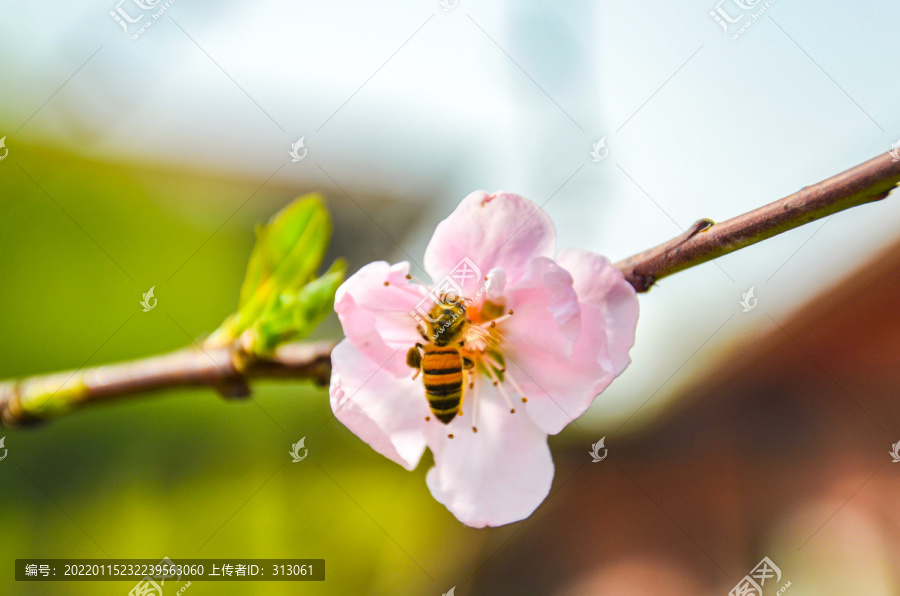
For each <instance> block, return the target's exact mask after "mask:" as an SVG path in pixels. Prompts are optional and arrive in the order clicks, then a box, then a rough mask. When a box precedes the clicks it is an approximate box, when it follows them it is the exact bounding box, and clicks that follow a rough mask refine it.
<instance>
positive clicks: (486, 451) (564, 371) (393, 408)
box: [330, 191, 638, 527]
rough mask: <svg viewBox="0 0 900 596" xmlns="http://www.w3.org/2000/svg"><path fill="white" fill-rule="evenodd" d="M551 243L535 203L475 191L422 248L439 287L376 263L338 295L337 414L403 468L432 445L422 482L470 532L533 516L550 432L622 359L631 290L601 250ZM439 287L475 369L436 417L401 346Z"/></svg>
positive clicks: (585, 403) (409, 340)
mask: <svg viewBox="0 0 900 596" xmlns="http://www.w3.org/2000/svg"><path fill="white" fill-rule="evenodd" d="M555 250H556V232H555V229H554V227H553V222H552V221H551V220H550V218H549V217H548V216H547V214H546V213H545V212H544V211H542V210H541V209H540V208H539V207H538V206H537V205H535V204H534V203H532V202H531V201H529V200H528V199H525V198H523V197H520V196H518V195H515V194H510V193H503V192H499V193H495V194H492V195H489V194H488V193H486V192H484V191H478V192H474V193H472V194H470V195H469V196H468V197H466V198H465V199H464V200H463V201H462V203H461V204H460V205H459V206H458V207H457V208H456V210H455V211H454V212H453V213H451V214H450V216H449V217H448V218H447V219H445V220H444V221H442V222H441V223H440V224H438V226H437V229H436V230H435V232H434V236H433V237H432V239H431V242H430V243H429V245H428V247H427V249H426V250H425V260H424V269H425V271H426V272H427V273H428V274H429V275H430V276H431V278H432V279H433V280H435V284H436V286H431V285H430V284H429V285H425V284H422V283H419V282H417V281H414V280H412V279H411V276H409V263H406V262H403V263H398V264H396V265H390V264H388V263H386V262H384V261H379V262H375V263H370V264H369V265H366V266H365V267H363V268H362V269H360V270H359V271H358V272H357V273H356V274H354V275H353V276H351V277H350V278H349V279H348V280H347V281H346V282H345V283H344V284H343V285H342V286H341V287H340V289H338V292H337V296H336V299H335V310H336V311H337V313H338V317H339V318H340V321H341V324H342V325H343V328H344V333H345V334H346V338H345V339H344V340H343V341H342V342H341V343H340V344H338V346H337V347H336V348H335V349H334V352H333V354H332V365H333V372H332V377H331V391H330V394H331V405H332V409H333V410H334V413H335V415H336V416H337V418H338V419H339V420H340V421H341V422H342V423H343V424H345V425H346V426H347V427H348V428H349V429H350V430H352V431H353V432H354V433H355V434H356V435H357V436H359V437H360V438H361V439H362V440H364V441H365V442H367V443H368V444H369V445H371V446H372V448H374V449H375V450H376V451H378V452H379V453H381V454H382V455H384V456H385V457H388V458H390V459H392V460H393V461H395V462H397V463H398V464H400V465H401V466H403V467H404V468H406V469H408V470H412V469H414V468H415V467H416V466H417V465H418V462H419V460H420V458H421V456H422V454H423V453H424V451H425V448H426V447H428V448H429V449H431V451H432V453H433V455H434V461H435V466H434V467H433V468H432V469H431V470H429V472H428V475H427V478H426V482H427V484H428V488H429V489H430V490H431V493H432V495H434V498H435V499H437V500H438V501H439V502H441V503H442V504H444V505H445V506H446V507H447V508H448V509H449V510H450V511H451V512H452V513H453V514H454V515H455V516H456V517H457V518H458V519H459V520H460V521H462V522H463V523H465V524H467V525H469V526H473V527H484V526H499V525H503V524H508V523H511V522H514V521H518V520H521V519H524V518H526V517H528V516H529V515H531V513H532V512H533V511H534V510H535V509H536V508H537V506H538V505H540V503H541V502H542V501H543V500H544V498H546V496H547V493H548V492H549V490H550V485H551V482H552V480H553V470H554V468H553V460H552V458H551V456H550V449H549V447H548V445H547V435H549V434H556V433H558V432H560V431H561V430H562V429H563V428H565V427H566V425H568V424H569V423H571V422H572V421H574V420H575V419H576V418H578V417H579V416H581V415H582V414H583V413H584V412H585V410H587V409H588V407H589V406H590V405H591V403H593V401H594V399H595V398H596V397H597V396H598V395H599V394H600V393H601V392H602V391H603V390H604V389H605V388H606V387H607V386H608V385H609V384H610V382H612V380H613V378H615V377H616V376H617V375H619V374H620V373H621V372H622V371H623V370H624V369H625V368H626V367H627V366H628V364H629V363H630V362H631V360H630V358H629V356H628V351H629V350H630V349H631V346H632V345H633V344H634V334H635V326H636V324H637V317H638V301H637V296H636V294H635V291H634V289H633V288H632V287H631V285H630V284H629V283H628V282H627V281H625V279H624V277H623V276H622V275H621V273H619V271H618V270H617V269H615V268H614V267H613V266H612V265H611V264H610V262H609V261H608V260H607V259H606V258H605V257H602V256H599V255H596V254H593V253H590V252H587V251H584V250H580V249H575V248H566V249H562V250H561V251H560V252H559V254H558V255H556V258H555V259H554V252H555ZM476 274H477V275H476ZM435 287H437V290H435ZM448 288H455V291H456V292H458V293H459V294H460V295H461V297H462V298H464V299H465V301H466V304H467V305H468V306H467V308H466V310H465V313H466V317H467V319H468V328H469V329H470V330H471V333H469V334H467V336H466V337H467V338H469V339H467V341H466V344H465V346H464V347H463V348H461V350H462V352H463V354H464V355H466V356H468V357H469V358H471V359H472V360H473V361H475V368H472V369H469V370H467V371H466V373H465V377H466V386H465V392H464V398H463V400H464V401H463V405H464V407H463V408H462V413H461V414H460V415H457V416H456V417H455V418H454V419H453V420H452V421H451V422H450V423H449V424H446V425H445V424H443V423H441V422H440V421H439V420H437V419H436V418H435V417H434V416H433V415H432V414H431V411H430V409H429V405H428V401H427V399H426V397H425V389H424V385H423V382H422V378H421V377H419V378H416V379H414V378H413V372H414V371H413V370H412V369H411V368H409V366H408V365H407V362H406V352H407V350H408V349H409V348H411V347H412V346H414V345H415V344H416V343H422V342H423V339H422V335H421V334H420V328H421V327H422V322H423V317H422V316H421V314H424V313H428V309H427V305H429V304H431V302H432V301H433V300H435V299H440V297H438V298H436V297H435V296H436V294H438V291H441V292H443V291H445V290H447V289H448ZM423 304H425V305H426V308H425V309H424V310H423V309H422V305H423ZM510 313H512V314H510Z"/></svg>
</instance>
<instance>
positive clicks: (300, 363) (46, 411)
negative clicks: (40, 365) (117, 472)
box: [0, 341, 335, 426]
mask: <svg viewBox="0 0 900 596" xmlns="http://www.w3.org/2000/svg"><path fill="white" fill-rule="evenodd" d="M334 345H335V342H333V341H325V342H317V343H294V344H286V345H283V346H281V347H279V348H278V349H277V350H276V351H275V353H274V354H273V355H272V357H271V358H267V359H252V358H249V357H248V356H247V355H246V354H244V353H243V352H241V351H240V350H238V349H236V348H232V347H219V348H209V347H205V348H203V349H198V348H187V349H183V350H178V351H176V352H172V353H170V354H163V355H161V356H153V357H151V358H143V359H140V360H134V361H131V362H121V363H118V364H110V365H105V366H98V367H93V368H85V369H80V370H75V371H66V372H59V373H53V374H49V375H38V376H34V377H29V378H27V379H22V380H19V381H6V382H3V383H0V419H2V421H3V423H4V424H5V425H7V426H15V425H21V424H29V423H34V422H38V421H40V420H44V419H47V418H53V417H56V416H60V415H63V414H66V413H68V412H70V411H71V410H74V409H76V408H80V407H81V406H83V405H86V404H90V403H95V402H105V401H109V400H112V399H117V398H122V397H130V396H135V395H139V394H142V393H147V392H151V391H156V390H160V389H169V388H172V387H210V388H213V389H215V390H217V391H218V392H219V393H221V394H222V395H223V396H225V397H227V398H241V397H246V396H248V395H249V394H250V390H249V387H248V385H247V382H248V380H250V379H254V378H290V379H309V380H312V381H313V382H315V383H317V384H319V385H326V384H327V383H328V380H329V377H330V376H331V349H332V348H333V347H334Z"/></svg>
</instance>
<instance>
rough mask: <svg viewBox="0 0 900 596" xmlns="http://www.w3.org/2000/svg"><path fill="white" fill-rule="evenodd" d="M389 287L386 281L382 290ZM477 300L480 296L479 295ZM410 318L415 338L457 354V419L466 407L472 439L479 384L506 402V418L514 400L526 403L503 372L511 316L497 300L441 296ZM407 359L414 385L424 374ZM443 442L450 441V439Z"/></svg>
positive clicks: (432, 293)
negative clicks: (459, 362)
mask: <svg viewBox="0 0 900 596" xmlns="http://www.w3.org/2000/svg"><path fill="white" fill-rule="evenodd" d="M406 278H407V279H408V280H413V281H415V282H416V283H419V284H421V285H423V286H426V287H428V286H427V285H426V284H424V283H422V282H421V281H420V280H418V279H416V278H414V277H412V276H411V275H407V276H406ZM486 279H487V278H486ZM388 283H389V282H387V281H386V282H385V285H388ZM480 294H481V292H479V295H480ZM429 296H435V294H434V291H432V292H431V293H429ZM409 314H410V315H411V316H413V317H414V318H415V319H416V320H417V324H418V326H419V329H420V334H421V335H422V337H423V339H425V340H426V341H427V342H429V343H433V344H434V345H436V346H446V347H453V348H458V350H459V354H460V356H461V357H462V362H463V369H462V371H460V372H461V374H462V378H463V381H462V387H463V388H464V389H463V391H462V400H461V401H460V402H459V410H458V412H457V415H459V416H462V415H463V405H465V407H466V409H468V407H469V406H470V405H471V407H472V432H473V433H477V432H478V411H479V405H480V403H481V400H482V398H483V397H484V395H485V392H482V391H479V389H480V386H481V384H482V383H485V382H490V383H491V384H492V385H493V386H494V387H496V388H497V393H499V395H500V397H501V398H502V399H503V401H505V402H506V405H507V407H509V413H510V414H515V413H516V408H515V405H514V403H515V401H516V400H518V399H520V400H521V401H522V403H527V402H528V398H527V397H525V392H524V391H523V390H522V387H521V385H519V383H517V382H516V380H515V379H514V378H513V376H512V375H511V374H510V372H509V371H508V370H507V368H506V356H505V352H504V350H503V348H502V344H504V343H508V342H507V340H506V338H505V337H504V336H503V330H502V324H503V322H504V321H506V320H507V319H509V318H510V317H512V316H514V313H513V310H512V309H507V308H506V303H505V301H504V300H503V298H502V297H496V296H492V297H483V298H481V299H480V300H473V299H466V298H462V297H458V296H448V295H446V294H445V295H440V296H439V297H438V299H437V300H435V301H434V302H433V304H432V306H431V307H429V308H427V309H420V310H418V311H410V313H409ZM413 350H415V348H414V349H413ZM411 351H412V350H411ZM409 358H410V357H408V358H407V362H408V363H410V366H413V367H414V368H416V371H415V373H414V374H413V379H415V378H416V377H418V375H419V373H420V372H423V370H424V369H423V368H422V365H421V362H422V361H421V360H420V359H417V358H416V357H415V356H413V357H412V360H410V359H409ZM417 362H418V363H419V364H417ZM426 374H427V373H426ZM456 374H459V373H456ZM425 380H426V387H428V380H427V376H426V379H425ZM511 394H512V395H511ZM429 403H431V401H430V402H429ZM432 411H433V412H434V413H435V414H438V415H440V414H444V413H445V412H446V411H445V410H442V411H441V412H440V413H439V412H437V411H435V410H434V406H433V405H432ZM451 415H452V414H451ZM425 420H426V421H430V420H431V416H426V418H425ZM444 422H445V423H449V420H444ZM447 436H448V437H449V438H451V439H452V438H453V434H452V433H450V434H448V435H447Z"/></svg>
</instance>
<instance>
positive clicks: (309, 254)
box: [209, 193, 344, 345]
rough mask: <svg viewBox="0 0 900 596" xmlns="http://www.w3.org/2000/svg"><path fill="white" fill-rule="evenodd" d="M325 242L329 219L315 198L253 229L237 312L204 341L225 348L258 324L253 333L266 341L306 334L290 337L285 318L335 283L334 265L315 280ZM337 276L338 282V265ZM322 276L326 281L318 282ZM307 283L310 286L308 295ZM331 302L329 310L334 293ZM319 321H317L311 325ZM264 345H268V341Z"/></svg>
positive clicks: (302, 331)
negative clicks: (251, 246)
mask: <svg viewBox="0 0 900 596" xmlns="http://www.w3.org/2000/svg"><path fill="white" fill-rule="evenodd" d="M330 240H331V218H330V217H329V215H328V211H327V210H326V209H325V205H324V204H323V203H322V198H321V196H320V195H319V194H317V193H313V194H308V195H304V196H302V197H300V198H299V199H296V200H295V201H293V202H292V203H290V204H289V205H287V206H286V207H284V208H283V209H282V210H281V211H279V212H278V213H276V214H275V215H273V216H272V218H271V219H270V220H269V222H268V223H267V224H266V225H265V226H260V227H258V228H257V230H256V244H255V245H254V247H253V251H252V252H251V253H250V259H249V261H248V263H247V273H246V275H245V276H244V282H243V284H242V285H241V293H240V298H239V300H238V310H237V312H236V313H234V314H232V315H231V316H230V317H228V318H227V319H226V320H225V322H224V323H222V325H221V326H220V327H219V329H217V330H216V331H215V332H214V333H213V334H212V335H211V336H210V338H209V342H210V343H212V344H216V345H222V344H227V343H230V342H232V341H234V340H235V339H237V338H238V337H239V336H240V335H241V334H242V333H244V332H245V331H247V330H248V329H251V328H253V327H255V326H257V325H260V324H261V325H262V326H263V327H261V328H259V329H257V331H263V332H264V335H263V336H264V337H267V338H268V337H270V336H272V337H275V336H288V335H290V336H292V337H296V336H301V335H305V334H306V333H308V332H309V331H310V330H311V329H306V328H305V327H304V329H295V330H294V331H291V332H289V326H288V323H287V318H289V317H287V316H286V315H285V314H284V313H285V311H295V310H297V309H298V308H300V307H299V306H298V305H295V304H294V302H297V301H305V300H310V299H311V300H320V299H321V297H322V296H321V295H320V294H321V292H322V291H323V290H322V288H323V287H328V284H329V283H333V282H334V280H335V279H337V276H336V273H337V272H338V270H337V269H335V265H337V263H335V265H333V266H332V269H331V270H329V272H328V273H327V274H326V275H325V276H323V277H322V278H320V280H316V279H315V273H316V271H318V269H319V267H320V266H321V264H322V259H323V258H324V256H325V251H326V250H327V249H328V242H329V241H330ZM339 271H340V279H341V280H343V273H344V268H343V266H342V267H341V268H339ZM326 277H327V278H328V281H327V282H323V281H321V280H324V279H325V278H326ZM316 282H318V283H317V284H316ZM308 284H309V285H313V284H315V285H313V288H312V289H309V290H307V289H306V288H307V286H308ZM337 285H340V281H338V282H337ZM334 289H335V290H336V289H337V286H335V288H334ZM331 300H332V303H331V304H330V305H329V309H330V308H331V307H332V306H333V304H334V302H333V301H334V292H333V291H332V292H331ZM316 312H318V311H316ZM325 312H326V314H327V311H325ZM322 316H323V317H324V315H322ZM297 320H298V321H300V322H302V320H301V319H297ZM319 321H321V317H319V318H318V319H317V320H316V322H319ZM297 324H299V323H297ZM271 325H275V327H276V328H277V333H276V332H275V331H274V330H273V331H271V332H270V331H269V326H271ZM273 334H274V335H273ZM266 345H269V342H268V341H266Z"/></svg>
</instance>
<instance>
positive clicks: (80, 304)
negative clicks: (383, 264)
mask: <svg viewBox="0 0 900 596" xmlns="http://www.w3.org/2000/svg"><path fill="white" fill-rule="evenodd" d="M16 149H17V150H16V152H15V153H14V154H13V155H12V156H11V157H10V158H8V160H6V161H5V162H4V163H3V168H4V171H3V175H2V176H0V196H2V197H3V198H4V200H3V201H2V203H0V218H2V221H3V233H2V234H0V255H2V259H3V265H2V271H3V280H4V281H3V284H4V291H3V292H2V294H0V310H2V312H3V323H2V336H3V337H4V338H5V341H4V342H3V346H2V348H0V349H2V358H0V377H2V378H9V377H17V376H23V375H28V374H35V373H40V372H51V371H54V370H59V369H73V368H78V367H80V366H83V365H84V366H93V365H99V364H103V363H108V362H115V361H118V360H123V359H131V358H139V357H142V356H148V355H152V354H156V353H160V352H164V351H169V350H174V349H177V348H180V347H182V346H185V345H187V344H189V343H190V342H191V341H192V340H193V339H198V338H200V337H201V336H203V335H204V334H205V333H209V332H210V331H211V330H213V329H215V327H216V326H218V325H219V323H221V321H222V320H223V319H224V318H225V316H227V315H228V314H229V313H230V312H231V311H233V309H234V308H235V306H236V303H237V295H238V290H239V287H240V283H241V280H242V277H243V272H244V267H245V264H246V258H247V256H248V255H249V251H250V248H251V246H252V241H253V227H254V225H255V224H257V223H260V222H264V221H265V220H267V219H268V217H269V216H270V215H271V214H272V213H274V212H275V211H276V210H277V209H278V208H280V207H281V206H283V205H284V204H286V203H287V202H288V201H290V200H291V199H292V198H293V197H294V196H296V195H298V194H301V192H302V191H303V190H304V189H296V190H294V191H290V190H287V189H283V188H278V187H277V186H275V187H267V188H265V189H263V190H262V191H260V192H259V193H257V194H256V195H254V191H255V190H256V189H257V188H258V184H255V183H250V182H245V181H241V180H223V179H217V180H213V179H205V178H200V177H196V176H190V175H187V174H179V173H177V172H176V173H172V172H165V173H162V172H153V171H146V170H137V169H130V168H123V167H121V166H111V165H106V164H101V163H94V162H89V161H86V160H83V159H78V158H76V157H73V156H71V155H67V154H63V153H54V152H50V151H47V150H43V149H40V148H36V147H27V146H24V147H23V146H18V147H16ZM26 172H27V174H26ZM163 174H164V175H163ZM29 176H31V177H32V178H33V179H34V181H33V180H32V179H30V178H29ZM36 181H39V185H38V184H36V183H35V182H36ZM251 196H252V197H253V198H252V199H251V200H250V201H249V202H248V203H247V204H246V205H245V206H244V207H242V208H240V209H239V207H241V205H242V204H243V203H244V202H245V201H247V200H248V198H249V197H251ZM213 198H214V199H215V200H210V199H213ZM201 211H202V215H203V216H202V217H199V216H198V215H199V214H200V212H201ZM235 211H237V213H236V214H235V213H234V212H235ZM232 215H234V216H233V217H231V216H232ZM69 216H71V218H70V217H69ZM73 220H75V221H77V222H78V224H75V223H74V222H73ZM223 222H225V223H224V225H223ZM342 237H343V236H342V234H341V233H340V232H338V237H337V238H336V240H335V245H336V246H339V245H340V241H341V238H342ZM98 245H99V246H102V247H104V249H105V250H106V251H108V252H109V254H110V255H113V254H114V255H115V257H114V258H112V257H110V256H108V255H107V254H105V253H104V250H101V249H100V248H99V247H98ZM198 249H199V250H198ZM354 266H358V264H354ZM176 271H177V273H176ZM173 274H174V276H173ZM128 276H131V278H132V279H128ZM170 277H171V279H170ZM151 285H155V286H156V291H155V295H156V297H157V299H158V301H159V302H158V305H157V307H156V308H155V309H154V310H152V311H150V312H146V313H145V312H142V309H141V306H140V305H139V304H138V301H139V299H140V297H141V294H142V293H143V292H145V291H147V290H148V289H149V288H150V286H151ZM317 336H319V337H338V336H339V326H338V325H337V322H336V320H334V318H333V317H332V319H330V320H329V321H327V322H326V323H325V324H324V325H323V326H322V327H321V328H320V329H319V331H318V332H317ZM254 389H255V392H254V397H253V399H252V400H249V401H245V402H227V401H225V400H223V399H221V398H220V397H218V396H217V395H216V394H215V393H214V392H212V391H208V390H184V391H171V392H167V393H165V394H163V395H162V396H160V395H156V396H154V398H152V399H138V400H135V401H130V402H129V401H125V402H119V403H116V404H114V405H111V406H102V407H96V408H88V409H85V410H83V411H81V412H78V413H76V414H74V415H71V416H67V417H64V418H62V419H59V420H55V421H52V422H50V423H48V424H46V425H44V426H43V427H41V428H39V429H28V430H6V429H4V430H3V431H2V432H4V433H5V435H6V437H7V439H6V446H7V448H8V449H9V456H8V458H7V459H6V460H5V461H4V462H2V465H0V486H2V490H0V499H2V507H0V560H3V561H7V562H9V564H4V565H3V566H2V567H0V593H2V594H124V593H126V592H127V591H128V590H129V589H130V588H131V587H133V586H125V585H122V584H119V583H102V584H94V583H56V584H22V583H20V584H18V585H14V582H13V577H12V565H11V561H12V560H13V559H15V558H28V557H59V558H65V557H68V558H78V557H90V558H105V557H107V556H111V557H117V558H146V557H150V558H160V559H161V558H162V557H164V556H168V557H169V558H171V559H172V560H174V561H178V559H179V558H186V557H194V558H197V557H209V558H215V557H258V558H279V557H281V558H304V557H306V558H324V559H325V560H326V569H327V581H326V582H324V583H303V584H297V583H280V582H279V583H219V584H216V585H215V587H213V588H210V587H209V586H206V587H201V586H199V585H198V584H197V582H194V585H193V586H192V587H191V588H190V590H194V591H196V592H197V593H206V594H297V593H310V594H313V593H315V594H360V593H420V592H425V591H428V592H434V586H435V585H444V584H447V582H451V581H452V580H451V578H452V577H454V576H456V577H458V576H459V572H458V570H459V568H460V567H462V566H466V565H467V563H468V562H470V561H471V560H472V559H474V558H476V557H478V556H479V553H480V552H481V551H482V549H483V548H486V547H487V546H488V542H489V540H490V531H488V532H478V531H475V530H471V529H468V528H465V527H463V526H462V525H461V524H459V523H458V522H457V521H456V520H455V519H454V518H453V517H452V516H451V515H450V514H449V513H448V512H447V511H446V510H445V509H444V508H443V507H442V506H441V505H440V504H438V503H437V502H435V501H434V499H432V498H431V496H430V494H429V493H428V490H427V488H426V486H425V482H424V475H425V471H426V470H427V469H428V467H430V463H428V462H424V463H423V464H422V465H421V466H420V468H419V469H418V470H416V471H415V472H414V473H409V472H406V471H405V470H403V469H401V468H400V467H399V466H397V465H395V464H393V463H391V462H389V461H388V460H386V459H385V458H383V457H381V456H379V455H377V454H376V453H375V452H374V451H372V450H371V449H370V448H369V447H368V446H367V445H365V444H364V443H362V442H361V441H360V440H359V439H357V438H356V437H355V436H354V435H352V434H351V433H349V431H347V430H346V429H345V428H344V427H343V426H342V425H340V424H339V423H337V422H336V421H335V420H334V419H333V417H332V414H331V409H330V406H329V404H328V395H327V390H326V389H325V388H318V387H313V386H311V385H310V384H308V383H300V382H296V383H287V382H284V383H282V382H268V383H258V384H256V385H255V386H254ZM304 436H305V437H306V447H307V448H308V449H309V456H308V457H307V459H306V460H304V461H303V462H301V463H298V464H291V463H289V462H290V456H289V455H288V451H289V450H290V446H291V444H292V443H294V442H296V441H298V440H299V439H300V438H301V437H304ZM376 520H377V521H376ZM501 532H502V530H501ZM201 546H202V548H201ZM451 554H452V556H450V555H451ZM420 565H421V567H419V566H420ZM429 576H430V577H429ZM432 579H433V580H434V581H432ZM435 582H437V583H435ZM452 585H453V583H449V584H448V585H446V589H449V588H450V587H451V586H452ZM426 586H427V590H426ZM201 591H202V592H201Z"/></svg>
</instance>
